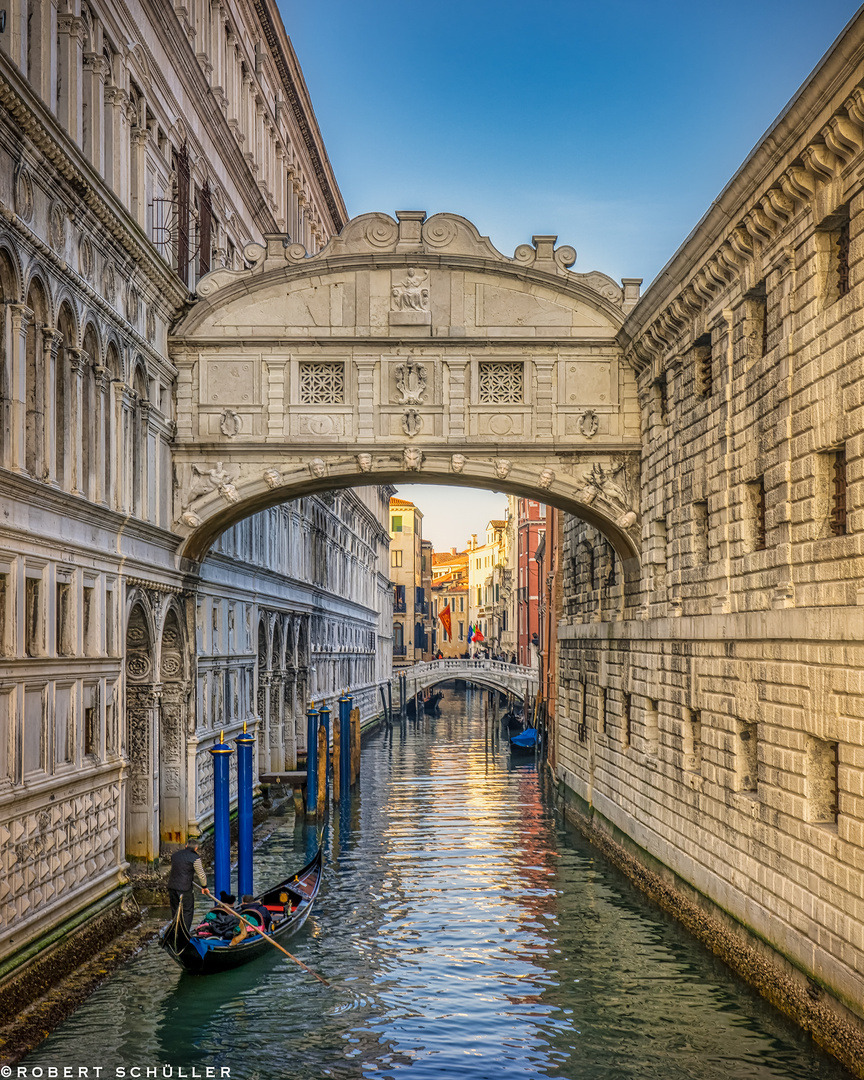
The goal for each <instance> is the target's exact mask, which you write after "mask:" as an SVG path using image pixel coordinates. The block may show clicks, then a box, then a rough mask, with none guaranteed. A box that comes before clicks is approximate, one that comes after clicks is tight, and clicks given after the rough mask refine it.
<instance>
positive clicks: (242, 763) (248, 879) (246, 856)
mask: <svg viewBox="0 0 864 1080" xmlns="http://www.w3.org/2000/svg"><path fill="white" fill-rule="evenodd" d="M234 741H235V742H236V743H237V828H238V836H237V895H238V896H246V895H247V893H248V894H249V895H250V896H254V890H253V888H252V758H253V757H254V753H255V751H254V747H255V736H254V735H250V734H249V733H248V732H247V730H246V721H245V720H244V721H243V734H242V735H238V736H237V738H236V739H235V740H234Z"/></svg>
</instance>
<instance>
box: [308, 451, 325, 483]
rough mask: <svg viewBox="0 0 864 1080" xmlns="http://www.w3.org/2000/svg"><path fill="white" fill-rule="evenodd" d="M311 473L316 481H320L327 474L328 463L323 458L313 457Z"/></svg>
mask: <svg viewBox="0 0 864 1080" xmlns="http://www.w3.org/2000/svg"><path fill="white" fill-rule="evenodd" d="M309 472H310V473H311V474H312V475H313V476H314V477H315V479H316V480H320V479H321V477H322V476H324V474H325V473H326V472H327V462H326V461H324V459H323V458H320V457H313V458H312V460H311V461H310V462H309Z"/></svg>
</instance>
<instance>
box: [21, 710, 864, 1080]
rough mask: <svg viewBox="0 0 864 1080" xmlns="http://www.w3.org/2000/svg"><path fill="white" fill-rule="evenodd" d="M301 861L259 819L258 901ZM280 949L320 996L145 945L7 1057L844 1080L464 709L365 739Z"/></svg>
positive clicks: (472, 1073)
mask: <svg viewBox="0 0 864 1080" xmlns="http://www.w3.org/2000/svg"><path fill="white" fill-rule="evenodd" d="M313 843H314V833H313V831H312V830H309V829H304V828H303V827H296V828H295V827H294V824H293V819H292V818H290V817H287V818H285V819H284V824H283V825H281V826H280V825H279V823H278V821H277V823H276V825H275V828H274V831H273V832H272V834H271V835H270V836H269V837H268V839H266V840H265V841H264V843H263V844H262V845H261V847H260V848H259V849H258V851H257V853H256V875H257V877H256V881H257V883H258V884H261V885H263V884H265V883H267V882H268V881H271V880H275V879H278V878H279V877H282V876H284V874H285V872H286V871H287V870H290V869H294V868H297V867H299V865H301V864H302V862H303V861H304V859H305V856H306V854H307V852H308V851H309V849H310V846H311V845H312V844H313ZM287 945H288V947H289V949H291V951H292V952H294V953H295V954H296V955H297V956H298V957H299V958H300V959H301V960H303V962H304V963H306V964H308V965H309V966H311V967H312V968H313V969H315V970H316V971H318V972H320V973H321V974H322V975H324V976H325V977H326V978H327V979H328V980H330V981H331V982H332V984H333V988H332V989H327V988H325V987H324V986H322V985H321V984H320V983H318V982H316V981H315V980H314V979H312V978H311V977H310V976H308V975H306V974H305V973H303V972H302V971H301V970H300V969H299V968H297V967H296V966H295V965H294V964H292V963H290V962H289V961H288V960H286V959H284V958H283V957H281V956H280V954H278V953H276V952H275V950H274V953H273V955H272V956H267V957H264V958H261V959H259V960H258V961H256V962H255V963H253V964H250V965H247V966H246V967H245V968H240V969H238V970H237V971H235V972H230V973H226V974H223V975H217V976H212V977H210V978H205V979H195V978H193V977H191V976H188V975H186V974H184V973H182V972H181V970H180V969H179V968H178V967H177V966H176V965H175V964H174V963H173V962H172V961H171V960H170V959H169V958H168V956H167V955H166V954H165V953H164V952H162V951H161V950H160V949H159V948H158V947H156V945H155V944H154V945H152V946H150V947H148V948H146V949H144V950H143V951H142V952H141V953H140V954H139V955H138V956H136V957H135V958H134V959H133V960H132V961H131V962H130V963H128V964H127V965H126V966H125V967H123V968H122V969H121V970H119V971H118V972H117V974H115V975H114V976H113V977H112V978H111V979H110V980H109V981H108V982H106V983H105V984H104V985H103V986H102V987H101V989H99V990H98V991H97V992H96V993H95V994H94V995H93V996H92V997H91V998H90V999H89V1000H88V1001H87V1002H86V1004H85V1005H83V1006H82V1007H81V1008H80V1009H79V1010H78V1011H77V1012H76V1013H75V1014H74V1015H73V1016H72V1017H71V1018H70V1019H69V1020H68V1021H67V1022H66V1023H65V1024H64V1025H63V1026H62V1027H60V1028H58V1029H57V1030H56V1031H55V1032H54V1033H53V1034H52V1035H51V1037H50V1038H49V1039H47V1040H46V1041H45V1042H44V1043H43V1044H42V1045H41V1046H40V1047H39V1048H38V1049H37V1050H36V1051H35V1052H34V1053H32V1054H31V1055H29V1056H28V1057H27V1058H26V1059H25V1061H24V1062H23V1064H24V1065H25V1066H27V1067H28V1075H33V1073H34V1071H35V1072H36V1075H39V1074H38V1068H39V1067H41V1068H42V1069H44V1070H45V1072H44V1074H43V1075H46V1076H47V1075H48V1072H47V1067H48V1066H54V1067H59V1066H72V1067H73V1068H75V1069H76V1072H75V1073H74V1074H73V1075H76V1076H77V1075H78V1073H77V1069H78V1068H81V1067H83V1066H91V1067H92V1066H101V1067H102V1069H103V1071H102V1073H101V1076H102V1077H103V1078H105V1077H115V1076H118V1075H121V1076H122V1075H124V1072H123V1071H122V1070H125V1075H126V1076H129V1075H130V1070H133V1069H138V1070H140V1073H139V1075H140V1076H141V1077H144V1076H146V1075H147V1074H146V1072H145V1070H146V1069H153V1068H154V1067H157V1066H158V1067H159V1070H158V1075H159V1076H165V1077H168V1076H169V1075H171V1071H172V1070H173V1076H174V1077H179V1076H193V1075H196V1074H194V1073H193V1072H192V1070H193V1069H197V1070H198V1073H197V1075H201V1076H204V1075H206V1074H205V1072H204V1070H205V1069H206V1067H208V1066H210V1067H212V1068H215V1070H216V1072H215V1075H216V1076H220V1070H222V1069H228V1070H230V1077H231V1078H232V1080H295V1078H296V1080H318V1078H323V1077H334V1078H339V1080H342V1078H344V1080H355V1078H364V1077H382V1078H383V1077H397V1076H398V1077H401V1076H406V1077H409V1076H410V1078H411V1080H450V1078H451V1077H452V1078H469V1080H509V1078H516V1077H519V1078H522V1077H530V1076H549V1077H566V1078H573V1080H575V1078H578V1080H601V1078H602V1080H630V1078H633V1080H637V1078H638V1080H654V1078H656V1080H685V1078H686V1080H729V1078H731V1077H734V1078H735V1080H767V1078H768V1077H786V1078H801V1080H804V1078H807V1080H841V1078H848V1076H849V1074H848V1073H846V1072H845V1071H844V1070H843V1069H842V1068H841V1067H840V1066H839V1065H837V1064H836V1063H835V1062H834V1061H833V1059H831V1058H829V1057H827V1056H826V1055H825V1054H823V1053H822V1052H821V1051H820V1050H819V1049H818V1047H815V1046H814V1045H813V1043H812V1042H811V1041H810V1040H809V1038H808V1037H807V1036H805V1035H804V1034H802V1033H801V1032H800V1031H799V1030H798V1029H797V1028H796V1027H795V1026H794V1025H793V1024H792V1023H791V1022H789V1021H787V1020H786V1019H785V1018H784V1017H783V1016H781V1015H780V1014H778V1013H776V1012H775V1011H774V1010H772V1009H771V1008H770V1007H769V1006H768V1005H767V1004H765V1003H764V1002H763V1001H762V999H761V998H759V997H758V995H756V994H755V993H753V992H751V991H750V989H749V988H748V987H747V986H745V985H744V984H742V983H740V982H739V981H738V980H737V979H735V978H734V977H733V976H732V975H731V973H730V972H729V971H728V969H726V968H725V966H724V965H723V964H722V963H721V962H720V961H718V960H717V959H715V958H714V957H713V956H711V955H710V954H709V953H708V952H707V951H706V950H705V949H704V948H703V947H702V946H701V945H700V944H698V943H697V942H696V941H694V940H693V939H691V938H690V937H689V936H688V935H687V934H686V933H685V932H684V931H683V930H682V929H681V928H680V927H678V926H677V925H676V924H675V923H674V922H673V921H672V920H671V919H670V918H668V917H667V916H665V915H664V914H663V913H662V912H660V911H658V910H657V909H656V908H654V907H653V906H651V905H650V904H649V903H647V902H646V901H645V900H644V899H643V897H642V896H641V894H640V893H638V892H637V891H636V890H635V889H634V888H633V887H632V886H631V885H630V883H629V882H628V881H627V879H626V878H624V877H623V875H621V874H620V873H619V872H618V871H617V870H616V869H615V868H613V867H611V866H610V865H608V864H607V863H606V862H604V860H603V859H602V857H601V856H600V855H598V853H597V852H596V851H595V850H594V849H593V848H591V847H590V846H589V845H588V844H587V843H586V842H585V841H584V840H583V839H582V838H581V837H580V836H579V835H578V834H575V833H574V832H572V831H570V830H569V829H568V828H566V827H565V826H564V825H563V823H562V821H561V819H560V817H559V816H558V815H557V814H556V812H555V808H554V802H553V800H552V798H551V796H550V793H549V792H547V791H546V790H545V789H544V782H543V778H542V776H541V775H539V774H538V772H537V769H536V767H535V765H534V763H533V762H532V761H529V762H528V763H527V764H521V763H520V764H516V763H515V762H514V763H510V762H509V761H508V750H507V740H506V737H502V736H500V734H499V733H498V732H493V734H492V737H489V735H488V734H487V732H486V730H485V727H484V719H483V699H482V695H481V693H480V692H479V691H473V692H472V691H469V692H468V693H467V694H466V693H460V692H456V691H448V692H447V693H446V695H445V698H444V700H443V701H442V703H441V713H440V715H439V716H437V717H433V718H425V719H421V720H420V721H419V722H417V723H415V722H414V721H413V720H409V721H408V722H407V723H406V724H403V725H401V726H400V724H399V723H398V722H397V723H396V724H394V726H393V727H392V729H387V728H385V727H381V728H379V729H378V730H377V731H375V732H374V733H372V734H370V735H368V736H366V737H365V738H364V747H363V754H362V777H361V792H360V795H359V796H355V798H354V799H353V802H352V804H351V806H350V808H344V809H343V812H342V813H341V814H340V815H336V820H335V821H333V822H332V823H331V825H330V827H329V830H328V835H327V862H326V870H325V880H324V884H323V887H322V891H321V894H320V897H319V900H318V903H317V905H316V910H315V912H314V913H313V915H312V917H311V919H310V921H309V923H308V924H307V926H306V927H305V928H304V929H303V931H301V933H300V934H298V935H297V936H296V937H295V938H293V939H292V940H291V941H289V942H287ZM163 1066H164V1067H165V1068H162V1067H163ZM169 1067H170V1068H169ZM59 1075H60V1076H62V1075H63V1073H62V1071H60V1074H59ZM90 1075H91V1076H92V1075H93V1074H92V1073H91V1074H90ZM132 1075H135V1073H132ZM150 1075H154V1074H153V1073H151V1074H150ZM211 1075H213V1074H212V1073H211ZM222 1075H225V1074H224V1073H223V1074H222Z"/></svg>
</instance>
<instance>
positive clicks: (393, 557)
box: [390, 549, 402, 566]
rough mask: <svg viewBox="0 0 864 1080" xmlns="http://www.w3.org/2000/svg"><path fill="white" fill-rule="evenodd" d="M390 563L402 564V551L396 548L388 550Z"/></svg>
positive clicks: (392, 564)
mask: <svg viewBox="0 0 864 1080" xmlns="http://www.w3.org/2000/svg"><path fill="white" fill-rule="evenodd" d="M390 565H391V566H401V565H402V552H401V551H399V550H398V549H394V550H393V551H391V552H390Z"/></svg>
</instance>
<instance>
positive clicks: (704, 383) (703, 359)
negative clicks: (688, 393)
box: [693, 334, 714, 397]
mask: <svg viewBox="0 0 864 1080" xmlns="http://www.w3.org/2000/svg"><path fill="white" fill-rule="evenodd" d="M693 360H694V363H695V367H696V388H697V392H698V393H699V394H701V396H702V397H710V396H711V394H712V393H713V392H714V367H713V357H712V353H711V335H710V334H703V335H702V336H701V337H700V338H697V339H696V341H695V342H694V344H693Z"/></svg>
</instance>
